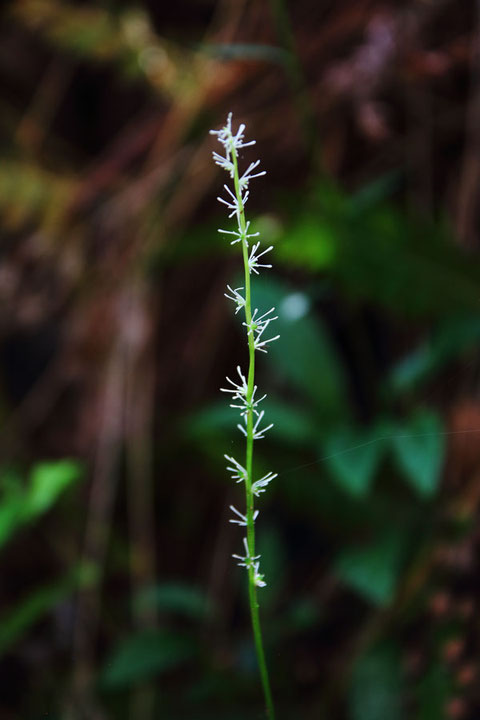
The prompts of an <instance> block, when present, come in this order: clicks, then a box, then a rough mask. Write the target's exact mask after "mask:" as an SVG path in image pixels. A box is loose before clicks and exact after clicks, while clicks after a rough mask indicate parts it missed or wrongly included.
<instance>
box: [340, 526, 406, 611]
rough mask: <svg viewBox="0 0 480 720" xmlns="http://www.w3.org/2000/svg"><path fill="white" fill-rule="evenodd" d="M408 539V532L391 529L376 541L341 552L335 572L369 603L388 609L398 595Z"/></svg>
mask: <svg viewBox="0 0 480 720" xmlns="http://www.w3.org/2000/svg"><path fill="white" fill-rule="evenodd" d="M408 537H409V535H408V533H407V532H406V531H405V530H402V531H400V530H397V529H396V528H389V529H388V530H387V531H385V532H384V533H382V534H381V535H380V536H378V538H377V539H376V541H375V542H373V543H369V544H368V545H365V546H363V547H360V548H358V547H357V546H355V547H352V548H349V549H347V550H344V551H343V552H342V553H340V555H339V556H338V557H337V559H336V561H335V563H334V567H335V572H336V574H337V575H338V577H339V578H340V579H341V580H343V582H345V583H346V584H347V585H349V586H350V587H351V588H353V589H354V590H356V591H357V592H358V593H359V594H360V595H362V596H363V597H364V598H365V599H366V600H368V601H370V602H372V603H374V604H375V605H379V606H387V605H389V604H390V603H391V601H392V600H393V597H394V595H395V590H396V587H397V581H398V577H399V574H400V570H401V565H402V561H403V559H404V555H405V550H406V547H407V543H408Z"/></svg>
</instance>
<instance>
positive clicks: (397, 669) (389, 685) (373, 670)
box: [348, 643, 405, 720]
mask: <svg viewBox="0 0 480 720" xmlns="http://www.w3.org/2000/svg"><path fill="white" fill-rule="evenodd" d="M402 690H403V673H402V665H401V655H400V652H399V650H398V648H397V647H396V646H395V645H393V643H389V644H385V645H382V646H380V647H376V648H374V649H372V650H370V651H369V652H367V653H366V654H365V655H363V656H361V657H360V658H358V659H357V661H356V663H355V666H354V668H353V672H352V677H351V682H350V689H349V697H348V705H349V718H350V719H351V720H401V719H402V718H404V717H405V715H404V712H403V709H402Z"/></svg>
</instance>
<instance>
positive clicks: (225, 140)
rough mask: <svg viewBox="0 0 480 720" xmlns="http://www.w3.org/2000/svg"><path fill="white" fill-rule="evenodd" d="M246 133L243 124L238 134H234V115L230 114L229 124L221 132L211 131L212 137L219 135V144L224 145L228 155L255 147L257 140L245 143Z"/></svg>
mask: <svg viewBox="0 0 480 720" xmlns="http://www.w3.org/2000/svg"><path fill="white" fill-rule="evenodd" d="M244 132H245V125H244V124H243V123H242V124H241V125H240V126H239V128H238V130H237V134H236V135H234V134H233V132H232V113H228V117H227V124H226V125H225V126H224V127H223V128H221V130H210V134H211V135H217V136H218V140H219V142H221V143H222V145H223V146H224V148H225V150H226V151H227V153H232V152H235V151H236V150H239V149H240V148H244V147H248V146H249V145H255V140H250V142H247V143H246V142H243V133H244Z"/></svg>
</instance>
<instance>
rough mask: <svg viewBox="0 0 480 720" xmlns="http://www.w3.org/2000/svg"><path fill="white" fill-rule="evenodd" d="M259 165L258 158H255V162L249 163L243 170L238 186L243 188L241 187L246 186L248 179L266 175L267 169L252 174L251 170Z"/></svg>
mask: <svg viewBox="0 0 480 720" xmlns="http://www.w3.org/2000/svg"><path fill="white" fill-rule="evenodd" d="M259 165H260V160H256V162H252V163H250V165H249V166H248V168H247V169H246V170H245V172H244V173H243V175H242V176H241V178H239V180H240V188H241V189H242V190H243V188H246V187H248V183H249V182H250V180H253V178H257V177H261V176H262V175H266V174H267V171H266V170H262V171H261V172H259V173H255V175H252V172H253V171H254V170H255V169H256V168H257V167H258V166H259Z"/></svg>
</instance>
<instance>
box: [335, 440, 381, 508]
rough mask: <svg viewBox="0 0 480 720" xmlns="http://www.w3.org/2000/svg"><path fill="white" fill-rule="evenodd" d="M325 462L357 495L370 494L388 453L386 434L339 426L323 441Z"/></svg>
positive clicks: (336, 477)
mask: <svg viewBox="0 0 480 720" xmlns="http://www.w3.org/2000/svg"><path fill="white" fill-rule="evenodd" d="M323 452H324V454H325V455H326V457H325V459H324V460H325V462H326V463H327V465H328V467H329V469H330V470H331V472H332V475H333V477H334V478H335V480H336V482H337V483H338V484H339V485H340V486H341V487H342V488H344V489H345V490H346V491H347V492H349V493H351V494H352V495H353V496H355V497H363V496H365V495H367V494H368V492H369V491H370V488H371V486H372V482H373V480H374V477H375V472H376V470H377V468H378V465H379V463H380V461H381V459H382V456H383V455H384V453H385V442H384V441H383V438H382V435H379V434H378V433H377V432H376V431H375V430H372V431H370V432H368V431H364V430H361V429H355V428H339V429H337V430H336V431H335V432H333V433H331V434H330V435H329V436H327V437H326V438H325V440H324V442H323Z"/></svg>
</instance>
